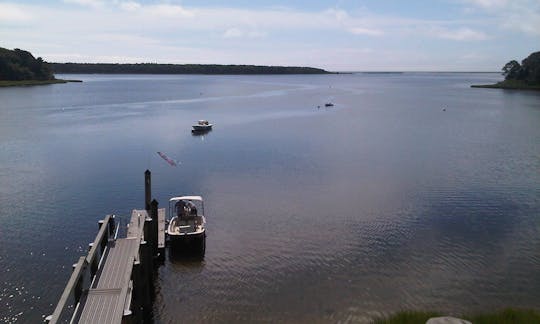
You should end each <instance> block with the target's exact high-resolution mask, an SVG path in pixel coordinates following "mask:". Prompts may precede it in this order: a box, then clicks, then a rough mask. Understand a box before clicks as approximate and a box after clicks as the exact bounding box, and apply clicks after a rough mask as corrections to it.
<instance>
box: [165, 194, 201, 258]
mask: <svg viewBox="0 0 540 324" xmlns="http://www.w3.org/2000/svg"><path fill="white" fill-rule="evenodd" d="M169 215H170V217H172V218H171V219H170V220H169V226H168V228H167V234H168V235H169V238H170V243H171V244H172V246H173V247H178V246H182V247H186V248H192V249H193V250H194V251H195V252H199V253H201V254H202V255H204V252H205V250H206V231H205V225H206V218H205V217H204V201H203V199H202V197H201V196H180V197H173V198H171V199H169Z"/></svg>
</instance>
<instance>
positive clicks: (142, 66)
mask: <svg viewBox="0 0 540 324" xmlns="http://www.w3.org/2000/svg"><path fill="white" fill-rule="evenodd" d="M49 66H50V67H51V69H52V70H53V72H54V73H55V74H209V75H225V74H232V75H235V74H238V75H253V74H335V72H329V71H326V70H323V69H318V68H313V67H305V66H265V65H219V64H157V63H137V64H119V63H49Z"/></svg>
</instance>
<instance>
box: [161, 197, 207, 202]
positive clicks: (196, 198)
mask: <svg viewBox="0 0 540 324" xmlns="http://www.w3.org/2000/svg"><path fill="white" fill-rule="evenodd" d="M178 200H197V201H203V199H202V197H201V196H181V197H173V198H171V199H169V202H173V201H178Z"/></svg>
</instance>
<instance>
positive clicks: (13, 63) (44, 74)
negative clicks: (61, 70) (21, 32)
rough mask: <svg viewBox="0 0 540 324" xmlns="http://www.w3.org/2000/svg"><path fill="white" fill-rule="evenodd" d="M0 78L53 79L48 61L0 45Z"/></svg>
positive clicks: (18, 79) (14, 79)
mask: <svg viewBox="0 0 540 324" xmlns="http://www.w3.org/2000/svg"><path fill="white" fill-rule="evenodd" d="M0 80H8V81H22V80H54V75H53V73H52V70H51V68H50V67H49V65H48V63H47V62H45V61H43V59H42V58H41V57H38V58H37V59H36V58H35V57H34V56H33V55H32V54H31V53H30V52H27V51H23V50H21V49H18V48H16V49H14V50H9V49H6V48H2V47H0Z"/></svg>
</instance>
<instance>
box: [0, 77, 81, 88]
mask: <svg viewBox="0 0 540 324" xmlns="http://www.w3.org/2000/svg"><path fill="white" fill-rule="evenodd" d="M68 82H82V81H81V80H65V79H53V80H18V81H13V80H0V87H22V86H26V87H28V86H37V85H47V84H58V83H68Z"/></svg>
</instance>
